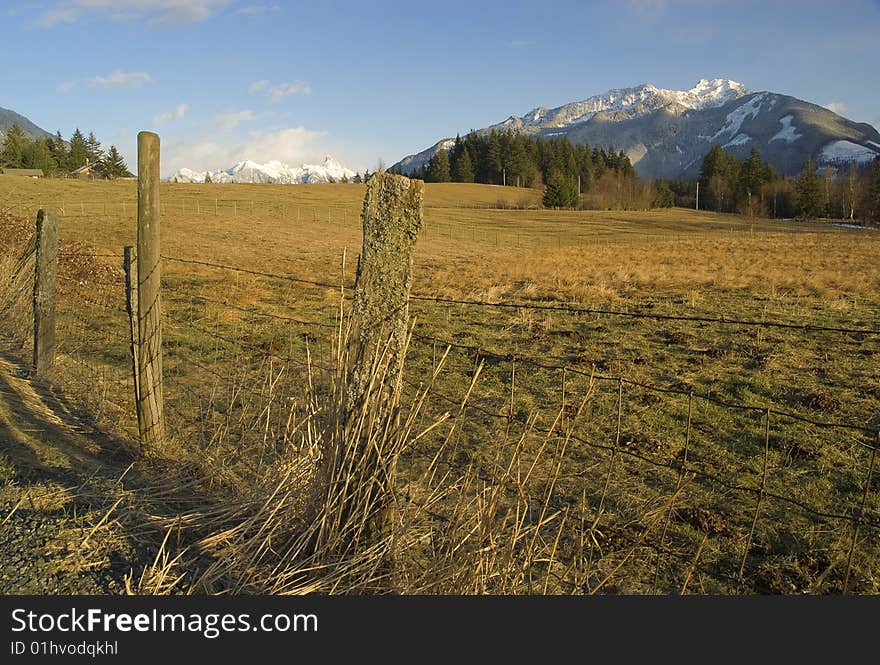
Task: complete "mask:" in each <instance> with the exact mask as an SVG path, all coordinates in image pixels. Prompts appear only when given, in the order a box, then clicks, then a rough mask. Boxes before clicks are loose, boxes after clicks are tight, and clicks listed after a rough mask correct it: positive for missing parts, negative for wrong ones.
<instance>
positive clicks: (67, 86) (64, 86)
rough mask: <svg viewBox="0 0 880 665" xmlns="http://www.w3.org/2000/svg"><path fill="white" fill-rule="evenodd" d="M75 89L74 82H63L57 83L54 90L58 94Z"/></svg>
mask: <svg viewBox="0 0 880 665" xmlns="http://www.w3.org/2000/svg"><path fill="white" fill-rule="evenodd" d="M75 87H76V81H65V82H64V83H59V84H58V87H57V88H56V90H57V91H58V92H64V93H67V92H70V91H71V90H73V89H74V88H75Z"/></svg>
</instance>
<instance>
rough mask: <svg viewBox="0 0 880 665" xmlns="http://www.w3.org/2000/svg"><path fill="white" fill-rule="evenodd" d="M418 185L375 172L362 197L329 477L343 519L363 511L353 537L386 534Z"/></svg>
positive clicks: (368, 539) (362, 539)
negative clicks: (339, 436) (338, 442)
mask: <svg viewBox="0 0 880 665" xmlns="http://www.w3.org/2000/svg"><path fill="white" fill-rule="evenodd" d="M422 191H423V183H422V181H421V180H410V179H409V178H406V177H403V176H400V175H394V174H391V173H376V174H375V175H374V176H373V177H372V178H371V179H370V181H369V182H368V183H367V191H366V196H365V197H364V207H363V213H362V220H363V249H362V251H361V255H360V258H359V260H358V268H357V279H356V282H355V293H354V303H353V305H352V320H351V331H350V335H349V341H348V369H347V376H346V379H347V380H346V382H345V385H346V393H345V395H344V396H343V420H344V430H345V432H346V434H345V436H344V440H343V446H344V449H341V450H337V451H336V453H335V464H334V467H335V471H334V475H335V478H336V482H337V483H338V484H339V485H342V486H345V487H346V489H345V490H343V494H342V496H343V497H344V498H342V499H341V500H342V501H343V502H344V504H345V506H344V507H343V509H342V511H341V513H342V515H343V519H347V518H346V517H344V516H345V515H348V516H349V517H352V516H355V515H360V516H363V517H364V519H363V523H359V526H358V527H357V529H356V531H357V535H356V536H355V537H354V539H355V540H356V541H358V542H359V544H360V545H370V544H372V543H373V542H375V541H376V540H377V539H378V538H381V537H384V536H385V535H387V534H388V526H389V524H388V514H387V508H388V506H389V503H390V500H391V489H392V485H393V482H394V473H395V466H396V460H397V456H398V454H399V452H400V445H401V442H400V441H399V440H397V439H396V438H395V437H394V435H393V434H392V432H393V431H394V430H396V427H395V425H394V422H395V420H396V419H397V418H398V416H397V401H398V399H399V391H400V382H401V378H402V370H403V361H404V355H405V352H406V343H407V337H408V333H409V294H410V288H411V286H412V252H413V247H414V245H415V241H416V237H417V236H418V233H419V231H420V229H421V228H422ZM352 483H355V488H354V489H353V490H352V488H351V486H352ZM358 519H360V518H358ZM355 546H357V543H356V545H355Z"/></svg>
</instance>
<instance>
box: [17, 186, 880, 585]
mask: <svg viewBox="0 0 880 665" xmlns="http://www.w3.org/2000/svg"><path fill="white" fill-rule="evenodd" d="M135 187H136V185H135V183H134V182H133V181H115V182H80V181H55V180H24V179H17V178H13V177H9V176H0V210H5V211H7V214H8V216H6V217H3V218H0V219H2V220H3V224H5V225H7V226H8V227H9V228H8V229H6V232H4V233H3V234H2V235H3V237H2V238H0V254H3V255H4V256H6V257H10V256H14V255H15V254H16V253H17V252H18V251H20V249H19V248H20V247H21V246H23V244H24V242H25V241H26V240H27V238H28V236H29V233H30V226H29V225H30V221H29V220H31V219H33V216H34V213H35V211H36V209H37V208H38V207H40V206H44V207H54V208H56V209H57V210H58V212H59V215H60V217H59V222H60V243H61V254H62V256H61V264H60V268H59V284H58V291H59V296H58V309H59V331H58V344H59V357H58V363H57V368H56V375H55V376H54V377H53V382H55V383H56V384H57V385H58V386H59V387H60V388H61V389H63V391H64V392H65V394H67V395H69V396H70V398H71V399H72V400H74V401H75V402H76V403H77V404H78V405H79V406H80V407H81V408H82V409H84V410H85V411H87V412H88V413H89V414H90V415H91V416H92V417H93V418H94V420H95V422H96V423H98V424H99V425H100V426H101V427H102V428H104V429H105V430H106V431H108V432H111V433H113V434H114V435H116V436H118V437H119V438H120V439H121V440H122V441H123V442H125V441H128V442H134V441H135V439H136V422H135V417H134V409H133V405H132V397H131V391H132V388H131V379H130V371H129V367H130V360H129V355H128V354H129V345H128V344H129V342H128V327H127V326H128V319H127V315H126V314H125V312H124V308H125V299H124V288H123V276H122V270H121V258H122V248H123V246H124V245H134V244H135V239H136V228H135V218H136V215H135V213H136V189H135ZM363 196H364V186H363V185H355V184H331V185H310V186H274V185H197V184H171V183H163V184H162V186H161V204H162V211H163V215H162V254H163V255H164V256H165V257H166V258H165V260H164V261H163V265H162V270H163V282H164V287H163V294H162V297H163V313H164V315H165V320H164V330H163V335H164V352H165V399H166V410H167V418H168V426H169V431H170V433H171V436H170V437H169V442H168V443H167V445H166V448H165V449H163V450H161V451H153V454H154V457H156V458H157V459H161V460H162V464H164V465H165V466H163V468H173V469H174V474H177V475H179V476H180V478H181V479H182V478H186V479H187V480H186V481H184V480H181V487H183V486H184V485H185V486H186V487H189V488H190V489H192V492H193V493H194V494H198V496H199V497H200V498H199V501H198V502H193V503H192V504H186V505H187V508H186V510H184V509H183V508H179V510H177V512H175V509H174V508H173V507H169V505H168V504H163V507H162V508H161V510H159V509H158V508H156V507H153V508H150V509H149V510H146V509H145V511H146V512H147V513H149V514H150V515H151V519H152V524H153V525H154V527H155V528H157V529H158V528H159V527H161V526H167V525H169V524H172V523H175V522H174V520H178V521H177V522H176V523H177V524H178V527H177V528H178V537H177V538H178V543H177V546H178V549H179V551H176V552H172V553H171V555H169V558H168V560H167V561H166V563H165V569H164V573H168V575H165V576H164V577H163V578H162V579H173V580H176V581H175V583H174V584H167V585H164V586H163V584H162V583H157V582H153V583H152V586H151V583H150V582H149V579H148V578H149V576H147V577H145V578H143V579H142V582H143V584H144V586H142V587H141V588H140V589H139V590H140V591H160V592H166V591H172V590H173V591H181V590H194V591H199V592H205V591H211V592H217V591H225V590H229V589H232V590H235V591H257V592H289V591H293V590H302V589H303V588H304V587H303V581H302V575H298V574H297V573H296V571H295V570H293V569H292V568H291V566H292V565H293V564H291V562H290V561H289V560H288V559H286V558H285V557H284V556H282V555H277V556H275V558H273V557H271V556H269V555H267V554H266V548H265V547H262V545H264V544H265V541H263V540H259V538H260V537H262V536H259V537H257V536H254V532H260V529H257V528H255V527H254V522H253V521H248V520H253V519H256V518H255V517H254V516H253V515H250V516H249V517H248V518H247V520H245V519H244V518H243V517H241V511H239V513H236V512H235V511H233V510H231V509H230V510H229V511H227V512H224V510H223V509H222V508H220V507H222V506H228V505H233V504H236V502H237V501H240V500H241V498H242V497H245V498H253V497H256V496H262V495H261V494H260V492H261V491H262V490H261V488H265V487H266V486H267V483H268V485H271V483H272V482H273V481H275V480H277V478H278V477H279V476H280V475H283V474H282V471H283V470H284V469H285V468H288V467H286V466H285V465H289V464H292V463H293V462H292V460H297V459H307V460H311V462H309V463H313V461H314V455H315V450H314V449H315V442H316V441H317V438H316V437H317V435H316V434H315V431H316V425H315V423H316V422H317V421H316V418H318V419H319V417H320V414H321V413H322V408H323V406H322V405H323V404H325V403H326V401H327V400H328V399H330V397H331V396H332V394H333V391H334V390H335V387H334V378H333V377H334V368H335V367H336V366H337V364H338V362H339V359H340V357H341V353H340V345H339V343H338V339H339V332H338V331H339V324H340V319H339V317H340V311H344V310H345V306H346V304H347V303H348V302H349V301H348V299H347V297H346V296H350V293H351V285H352V284H353V282H354V276H355V269H356V265H357V254H358V252H359V251H360V243H361V233H360V231H361V229H360V220H359V215H360V210H361V205H362V201H363ZM540 198H541V192H539V191H535V190H527V189H518V188H503V187H496V186H487V185H462V184H428V185H426V187H425V197H424V228H423V231H422V233H421V235H420V237H419V239H418V242H417V245H416V253H415V259H414V286H413V294H414V295H416V296H421V297H423V298H422V299H420V298H414V299H413V300H412V302H411V305H410V312H411V315H412V316H413V319H414V328H413V338H412V341H411V344H410V347H409V352H408V355H407V360H406V369H405V376H404V385H403V388H402V396H401V402H400V411H401V413H402V414H404V415H405V420H406V422H407V428H406V432H408V433H411V434H412V436H409V437H408V438H407V440H406V442H405V443H406V445H404V446H403V447H402V450H401V454H400V459H399V461H398V465H397V466H398V473H397V478H396V480H397V482H396V489H397V502H396V504H395V517H394V528H395V539H394V548H395V556H394V561H395V566H394V572H393V574H390V575H385V577H382V578H381V582H380V583H376V582H375V580H374V581H373V583H372V584H373V586H370V587H369V588H370V590H377V589H378V590H379V591H383V592H387V591H390V592H400V593H412V592H426V593H652V592H660V593H678V592H683V593H684V592H687V593H839V592H840V591H842V590H843V589H844V586H845V585H846V586H847V587H848V589H849V590H850V591H855V592H858V593H877V592H878V591H880V561H878V557H877V553H878V548H880V546H878V544H877V543H878V538H877V536H878V528H877V526H878V525H880V497H878V492H877V490H878V488H880V471H878V472H877V473H873V472H872V473H871V476H870V480H869V469H870V468H871V464H872V459H871V454H870V452H871V451H870V450H869V446H871V445H876V444H877V441H876V439H874V438H872V435H870V434H869V433H867V431H865V430H870V429H874V430H876V429H877V428H878V426H880V361H878V352H880V335H877V334H873V335H871V334H864V333H858V332H837V331H818V330H810V329H808V326H825V327H838V328H848V329H856V330H872V329H873V330H875V331H876V330H877V329H878V327H877V321H878V318H880V317H878V314H880V263H878V260H877V257H878V251H880V232H871V231H860V230H854V229H845V228H839V227H835V226H832V225H830V224H828V223H825V222H810V223H807V222H800V221H783V222H779V221H770V220H764V219H757V218H754V219H753V218H746V217H740V216H732V215H726V214H714V213H710V212H695V211H688V210H681V209H670V210H659V211H555V210H544V209H541V208H540V207H539V206H540ZM192 261H195V262H201V263H192ZM7 263H8V262H7ZM204 264H221V265H226V266H234V267H238V268H243V269H245V270H244V271H234V270H227V269H220V268H217V267H213V266H210V265H204ZM257 273H265V274H257ZM268 274H271V275H275V276H276V277H269V276H267V275H268ZM297 280H301V281H297ZM309 282H319V283H321V284H325V285H328V286H318V285H315V284H311V283H309ZM334 285H336V286H334ZM432 297H436V298H441V299H449V300H466V301H481V302H484V303H497V302H501V301H503V302H506V303H519V304H526V305H529V304H531V305H539V306H546V305H548V304H567V305H571V306H572V307H574V308H579V309H581V310H592V311H590V312H585V311H564V309H562V308H558V309H548V308H546V307H545V308H528V307H516V308H513V307H493V306H489V305H482V306H476V305H472V304H455V303H444V302H434V301H432V300H430V298H432ZM0 304H2V303H0ZM597 310H599V311H597ZM7 311H9V312H10V314H9V316H7V317H6V319H7V320H6V321H4V322H3V324H2V326H3V330H2V332H4V333H6V335H7V337H10V336H11V338H12V339H13V340H14V341H15V340H16V339H17V341H18V342H20V344H19V345H18V346H17V347H16V348H17V349H18V350H19V352H20V353H21V354H22V356H23V357H25V356H26V354H27V348H28V347H27V344H28V341H27V331H28V323H27V319H26V315H27V308H26V307H24V306H22V305H21V304H20V303H19V306H18V309H15V308H10V309H8V310H7ZM601 312H604V313H601ZM608 312H629V313H641V314H645V315H650V316H655V317H656V318H650V316H644V317H639V318H636V317H624V316H616V315H613V314H609V313H608ZM663 316H670V317H676V316H678V317H694V318H702V319H726V320H727V321H721V322H719V321H708V320H700V321H691V320H676V319H663V318H660V317H663ZM16 317H18V319H16ZM731 320H748V321H753V322H761V321H765V322H785V323H792V324H795V325H796V326H803V328H797V327H793V328H776V327H762V326H758V325H751V326H744V325H737V324H734V323H731V322H730V321H731ZM16 321H17V323H16ZM563 367H564V368H565V369H562V368H563ZM690 393H692V394H693V396H692V397H689V394H690ZM744 406H745V407H751V408H742V407H744ZM810 421H813V422H810ZM817 423H819V424H817ZM821 423H846V424H849V425H852V426H853V427H852V428H840V427H827V426H823V425H822V424H821ZM859 428H864V429H863V430H862V429H859ZM133 445H134V444H133V443H132V446H133ZM177 475H175V477H177ZM305 475H308V474H305ZM285 477H286V476H285ZM298 482H299V481H298ZM302 482H305V481H302ZM866 483H867V485H866ZM306 484H307V483H306ZM296 487H298V488H299V489H300V491H305V490H302V487H301V486H300V485H297V486H296ZM273 496H274V495H273ZM185 503H186V502H181V504H180V505H184V504H185ZM196 503H197V504H198V505H196ZM293 503H294V504H296V503H297V502H296V501H294V502H293ZM236 505H237V504H236ZM218 506H219V507H218ZM241 510H242V511H243V510H244V509H243V508H242V509H241ZM285 510H290V511H291V512H290V513H289V514H288V513H279V514H284V515H287V516H288V517H290V523H295V522H296V520H297V515H300V518H301V515H302V514H304V513H302V510H303V509H301V507H300V508H296V507H293V508H289V507H285ZM297 510H300V512H299V513H298V512H297ZM184 512H185V513H186V515H187V517H186V519H183V518H181V514H183V513H184ZM160 513H161V514H160ZM233 513H234V514H233ZM257 513H259V511H257ZM218 515H222V519H221V518H220V517H217V516H218ZM858 515H862V516H863V518H864V519H863V520H862V524H861V526H860V528H859V530H858V532H856V531H855V530H854V527H853V518H854V517H856V516H858ZM212 516H213V517H212ZM236 519H238V522H236V521H235V520H236ZM181 520H183V522H185V523H187V524H189V525H190V527H189V528H190V529H191V532H192V535H191V536H190V541H187V538H184V539H183V541H182V542H183V543H184V544H183V545H181V537H180V531H179V530H180V526H179V525H180V523H181ZM212 520H213V521H212ZM231 524H234V525H235V526H230V525H231ZM273 524H274V523H273ZM244 525H246V526H244ZM273 528H277V529H279V530H280V531H279V533H281V532H283V533H287V532H286V531H284V529H285V528H287V529H289V528H291V527H290V526H289V523H288V525H287V526H281V525H279V524H275V525H274V526H273ZM224 534H226V535H224ZM249 538H250V539H253V538H256V539H257V541H258V544H254V543H252V542H251V540H248V539H249ZM279 538H280V536H277V535H276V536H275V540H274V541H273V542H278V540H279ZM244 541H247V542H248V543H251V544H249V545H247V546H245V545H243V544H242V542H244ZM187 542H194V543H197V544H198V547H195V546H193V547H191V548H190V549H187V548H186V543H187ZM169 547H170V546H169ZM249 547H250V548H252V549H248V548H249ZM270 549H271V548H270ZM195 552H198V554H195ZM243 553H247V554H248V555H249V556H252V557H253V558H252V559H249V563H248V561H245V559H246V558H247V557H245V556H244V555H243ZM169 571H173V572H174V574H173V575H171V574H170V573H169ZM279 571H280V572H279ZM848 571H851V573H850V575H849V576H847V572H848ZM153 572H155V571H153ZM164 573H163V574H164ZM154 577H155V576H154ZM150 579H153V578H150ZM143 580H147V581H143ZM231 580H234V583H233V582H232V581H231ZM308 588H311V587H308ZM341 588H344V587H341ZM352 588H354V587H352ZM314 589H315V590H319V591H327V590H339V588H337V587H333V586H332V585H331V586H326V585H325V586H320V585H319V586H316V587H314ZM356 590H357V589H356Z"/></svg>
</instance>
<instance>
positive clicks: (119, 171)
mask: <svg viewBox="0 0 880 665" xmlns="http://www.w3.org/2000/svg"><path fill="white" fill-rule="evenodd" d="M103 163H104V172H105V173H106V174H107V177H108V178H127V177H130V176H131V173H129V171H128V166H126V164H125V160H124V159H123V158H122V155H120V154H119V151H118V150H117V149H116V146H115V145H111V146H110V150H109V151H108V152H107V156H106V157H105V158H104V160H103Z"/></svg>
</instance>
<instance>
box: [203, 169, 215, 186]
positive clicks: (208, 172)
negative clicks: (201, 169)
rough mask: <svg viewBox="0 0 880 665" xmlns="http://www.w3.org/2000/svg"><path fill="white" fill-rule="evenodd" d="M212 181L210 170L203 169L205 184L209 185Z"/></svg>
mask: <svg viewBox="0 0 880 665" xmlns="http://www.w3.org/2000/svg"><path fill="white" fill-rule="evenodd" d="M213 182H214V181H213V180H211V172H210V171H205V184H206V185H210V184H212V183H213Z"/></svg>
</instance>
